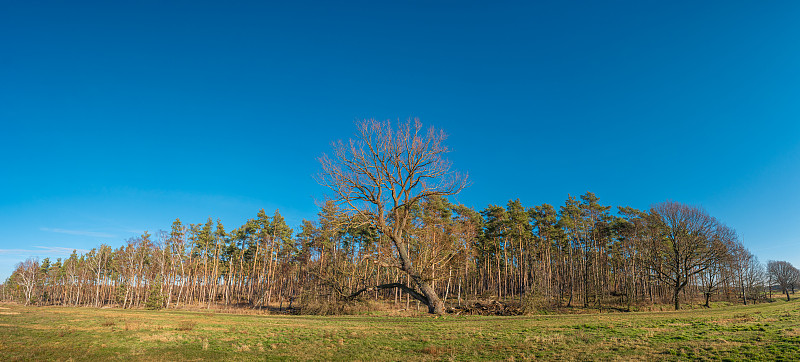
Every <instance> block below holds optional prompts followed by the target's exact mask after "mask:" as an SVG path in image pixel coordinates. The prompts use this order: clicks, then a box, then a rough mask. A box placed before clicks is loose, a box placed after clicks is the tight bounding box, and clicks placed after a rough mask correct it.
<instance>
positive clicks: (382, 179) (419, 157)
mask: <svg viewBox="0 0 800 362" xmlns="http://www.w3.org/2000/svg"><path fill="white" fill-rule="evenodd" d="M357 127H358V132H357V134H356V138H355V139H351V140H350V141H349V143H343V142H341V141H339V142H337V143H334V146H333V148H334V150H333V155H332V156H330V157H329V156H327V155H324V156H323V157H321V158H320V163H321V164H322V169H323V171H322V173H321V175H320V181H321V183H322V184H323V185H325V186H327V187H329V188H330V189H331V191H332V192H333V199H334V200H335V201H337V202H338V203H340V204H341V205H343V210H345V211H347V212H348V214H349V215H350V216H351V217H355V216H357V215H360V216H363V217H365V219H366V220H368V222H369V223H370V224H372V225H373V226H374V227H375V228H376V229H377V230H378V231H379V232H380V233H381V234H382V235H384V236H385V237H388V238H389V240H390V241H391V244H392V246H393V249H394V250H393V251H394V252H395V253H396V254H395V255H394V261H395V263H393V264H391V266H392V267H395V268H398V269H400V270H402V271H403V272H405V273H406V274H407V275H408V276H409V278H410V279H411V281H412V282H413V284H412V285H410V286H409V285H405V284H403V283H390V284H383V285H378V286H375V287H374V288H372V289H384V288H401V289H403V290H404V291H405V292H406V293H408V294H410V295H411V296H413V297H414V298H416V299H417V300H419V301H420V302H422V303H423V304H425V305H426V306H427V307H428V311H429V312H430V313H435V314H442V313H444V303H442V301H441V299H440V298H439V296H438V295H437V294H436V291H435V290H434V288H433V287H432V286H431V283H430V280H426V279H425V278H423V275H422V273H420V270H421V268H420V267H421V266H418V265H415V262H416V260H412V258H411V255H410V254H409V238H408V235H407V231H408V228H409V226H410V225H409V222H410V220H411V218H412V215H411V209H412V208H413V207H414V206H415V205H417V204H418V203H419V202H420V201H421V200H423V199H425V198H429V197H435V196H449V195H454V194H457V193H458V192H459V191H461V190H462V189H463V188H464V187H465V186H466V180H467V178H466V175H461V174H458V173H455V172H453V171H451V169H450V162H449V161H448V160H447V159H446V158H445V154H446V153H448V151H449V150H448V148H447V147H446V146H445V145H444V141H445V139H446V135H445V134H444V132H442V131H440V130H436V129H434V128H433V127H431V128H429V129H428V130H427V132H425V131H423V129H422V124H421V123H420V121H419V120H418V119H414V120H413V121H412V120H408V121H406V122H402V123H399V124H398V126H397V127H396V128H395V127H392V124H391V123H390V122H389V121H386V122H381V121H377V120H364V121H362V122H360V123H358V125H357Z"/></svg>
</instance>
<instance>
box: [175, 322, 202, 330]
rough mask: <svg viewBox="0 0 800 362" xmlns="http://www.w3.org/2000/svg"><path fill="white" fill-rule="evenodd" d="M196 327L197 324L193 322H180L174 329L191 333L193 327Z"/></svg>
mask: <svg viewBox="0 0 800 362" xmlns="http://www.w3.org/2000/svg"><path fill="white" fill-rule="evenodd" d="M195 326H197V322H195V321H182V322H180V323H179V324H178V327H176V328H175V329H177V330H179V331H191V330H193V329H194V327H195Z"/></svg>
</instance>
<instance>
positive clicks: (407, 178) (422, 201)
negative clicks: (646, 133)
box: [0, 120, 800, 314]
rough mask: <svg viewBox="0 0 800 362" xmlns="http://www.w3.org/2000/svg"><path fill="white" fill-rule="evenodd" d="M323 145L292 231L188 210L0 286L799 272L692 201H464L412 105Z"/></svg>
mask: <svg viewBox="0 0 800 362" xmlns="http://www.w3.org/2000/svg"><path fill="white" fill-rule="evenodd" d="M357 126H358V128H357V129H358V131H357V133H356V137H355V139H352V140H350V142H347V143H345V142H341V141H340V142H338V143H335V144H334V147H333V153H332V155H331V156H327V155H325V156H323V157H322V158H321V159H320V162H321V165H322V172H321V174H320V176H319V180H320V182H321V183H322V184H323V185H325V186H327V187H328V188H329V189H330V190H331V195H330V196H329V198H328V200H327V201H326V202H325V203H324V204H323V205H321V207H320V211H319V213H318V215H317V218H316V219H315V220H303V222H302V224H301V225H300V226H299V227H298V228H297V231H296V232H295V230H293V229H292V228H290V227H288V225H287V224H286V222H285V220H284V218H283V217H282V216H281V215H280V213H279V212H278V211H275V212H274V214H273V215H272V216H270V215H268V214H267V213H266V212H265V211H264V210H261V211H260V212H258V213H257V215H256V216H255V217H254V218H252V219H249V220H247V221H246V222H245V223H244V225H240V226H239V227H237V228H235V229H232V230H231V231H226V229H225V227H224V226H223V225H222V222H221V221H220V220H216V221H214V220H213V219H211V218H209V219H208V220H207V221H206V222H205V223H199V224H188V225H186V224H184V223H183V222H182V221H181V220H180V219H176V220H175V222H173V223H172V226H171V228H170V230H169V231H160V232H157V233H156V234H154V235H151V234H149V233H148V232H145V233H144V234H143V235H141V236H138V237H135V238H131V239H129V240H127V241H126V242H125V243H124V245H122V246H120V247H119V248H116V249H114V248H111V247H110V246H107V245H101V246H99V247H98V248H95V249H92V250H91V251H89V252H87V253H84V254H81V255H79V254H78V253H77V252H73V253H72V255H70V256H69V257H68V258H64V259H60V258H59V259H58V260H56V261H52V260H49V259H44V260H42V261H38V260H36V259H28V260H26V261H24V262H21V263H19V264H18V265H17V268H16V270H15V271H14V272H13V274H12V275H11V277H9V278H8V280H7V281H6V282H5V283H4V284H3V285H2V288H0V297H2V299H3V300H15V301H19V302H22V303H25V304H31V303H35V304H39V305H47V304H57V305H83V306H94V307H100V306H108V305H114V306H119V307H122V308H138V307H148V308H154V309H157V308H177V307H184V306H197V307H206V308H212V307H214V308H216V307H219V306H223V307H242V308H262V307H272V308H275V307H277V308H284V307H287V308H297V307H299V308H301V310H303V309H304V310H306V311H314V310H316V311H317V312H325V310H324V309H314V308H315V307H314V306H326V305H336V304H337V303H348V302H352V301H354V300H363V299H375V300H381V301H385V302H389V303H394V304H398V305H399V304H403V303H404V304H405V305H406V308H408V307H409V306H410V304H411V303H412V301H414V302H415V303H419V304H421V305H424V306H426V307H427V308H428V311H429V312H430V313H437V314H440V313H444V312H445V310H446V307H447V305H455V304H457V305H461V304H463V303H465V302H468V301H472V300H478V299H496V300H504V301H515V302H518V303H520V304H522V305H524V306H526V308H531V309H537V308H554V307H555V308H560V307H582V308H597V309H604V308H617V309H624V310H630V309H631V308H632V306H634V305H636V306H638V305H646V304H663V303H669V304H672V305H673V306H674V308H675V309H679V308H680V304H681V303H682V302H684V303H686V302H692V301H702V302H703V303H704V304H705V305H706V306H709V305H710V301H711V300H717V299H724V300H728V301H739V302H742V303H745V304H747V303H750V302H756V301H762V300H765V299H768V298H770V296H771V293H772V286H778V287H779V288H780V290H781V292H783V293H785V294H786V297H787V299H788V298H789V291H790V290H791V291H792V292H794V290H793V289H794V286H795V284H797V283H798V280H800V273H798V271H797V269H796V268H794V266H792V265H791V264H789V263H787V262H769V264H768V266H765V265H764V264H762V263H761V262H759V261H758V259H757V258H756V257H755V256H754V255H753V254H752V253H751V252H750V251H748V250H747V248H746V247H745V246H744V245H743V244H742V243H741V241H740V240H739V238H738V236H737V234H736V232H735V230H734V229H733V228H731V227H729V226H727V225H725V224H724V223H722V222H721V221H719V220H717V219H716V218H714V217H712V216H711V215H709V214H708V213H707V212H706V211H704V210H703V209H702V208H700V207H696V206H691V205H686V204H682V203H679V202H672V201H667V202H663V203H659V204H655V205H653V206H652V207H651V208H650V209H649V210H637V209H634V208H631V207H617V208H615V209H614V210H613V212H612V207H611V206H607V205H603V204H602V203H600V200H599V199H598V197H597V196H595V195H594V194H593V193H591V192H587V193H585V194H583V195H580V196H579V197H574V196H568V197H567V199H566V200H565V201H564V203H563V204H562V205H558V206H553V205H549V204H542V205H536V206H525V205H523V204H522V203H521V202H520V201H519V200H511V201H508V202H507V203H506V205H505V206H502V205H489V206H487V207H485V208H483V209H481V210H475V209H473V208H470V207H467V206H465V205H460V204H453V203H451V202H450V201H449V200H448V199H447V197H448V196H450V195H454V194H457V193H458V192H459V191H461V190H462V189H463V188H464V187H465V186H466V185H467V177H466V175H463V174H459V173H457V172H454V171H452V170H451V169H450V163H449V161H448V160H447V159H446V158H445V157H444V155H445V154H446V153H448V152H449V150H448V149H447V147H446V146H445V142H444V141H445V139H446V135H445V134H444V133H443V132H441V131H440V130H439V131H437V130H436V129H434V128H429V129H428V130H427V131H425V130H424V129H422V127H421V124H420V122H419V121H418V120H413V121H412V120H409V121H407V122H405V123H399V124H397V126H396V127H395V126H394V125H392V124H390V123H389V122H388V121H387V122H380V121H375V120H365V121H363V122H361V123H359V124H358V125H357Z"/></svg>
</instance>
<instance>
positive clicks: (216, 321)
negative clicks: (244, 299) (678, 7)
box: [0, 301, 800, 361]
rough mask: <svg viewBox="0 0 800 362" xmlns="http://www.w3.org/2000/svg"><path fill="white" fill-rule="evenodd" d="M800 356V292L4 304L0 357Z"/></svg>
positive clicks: (408, 358) (410, 358) (0, 317)
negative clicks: (288, 310) (725, 298)
mask: <svg viewBox="0 0 800 362" xmlns="http://www.w3.org/2000/svg"><path fill="white" fill-rule="evenodd" d="M115 359H120V360H348V361H358V360H361V361H366V360H372V361H375V360H406V361H427V360H507V361H519V360H537V359H544V360H732V361H735V360H774V361H781V360H783V361H790V360H798V359H800V302H796V301H791V302H785V301H776V302H772V303H762V304H756V305H747V306H742V305H737V306H720V305H717V306H715V308H710V309H705V308H702V309H691V310H685V311H677V312H675V311H672V312H666V311H665V312H633V313H621V312H617V313H600V314H599V313H592V314H562V315H538V316H520V317H486V316H452V315H448V316H441V317H434V316H427V315H418V316H410V317H409V316H391V315H388V314H386V313H372V314H370V315H356V316H296V315H269V314H229V313H223V312H210V311H179V310H160V311H149V310H130V309H127V310H126V309H110V308H109V309H93V308H76V307H25V306H21V305H17V304H2V305H0V360H4V361H23V360H24V361H27V360H75V361H81V360H95V361H96V360H115Z"/></svg>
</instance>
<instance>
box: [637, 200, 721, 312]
mask: <svg viewBox="0 0 800 362" xmlns="http://www.w3.org/2000/svg"><path fill="white" fill-rule="evenodd" d="M651 214H652V215H653V216H654V218H655V221H656V223H657V224H658V225H660V230H661V233H660V234H661V235H660V236H661V240H660V241H659V242H658V243H656V244H655V247H656V248H657V249H656V250H655V253H653V255H654V256H655V258H656V259H657V260H655V261H654V262H653V263H652V264H651V265H652V266H654V267H653V270H654V272H655V273H656V275H657V276H658V278H659V279H661V280H662V281H663V282H664V283H667V284H668V285H669V286H670V287H671V288H672V293H673V302H674V303H675V310H678V309H680V298H679V296H680V295H679V294H680V292H681V290H683V288H685V287H686V286H687V285H688V284H689V282H690V281H691V280H692V277H693V276H694V275H696V274H698V273H700V272H703V271H705V270H707V269H708V268H710V267H712V266H713V265H714V263H715V262H716V261H717V260H718V259H719V258H720V256H721V255H723V254H724V253H725V249H724V248H723V247H722V245H721V243H719V242H717V240H718V238H715V237H714V235H713V234H714V233H715V231H716V229H717V224H718V223H717V221H716V219H714V218H713V217H711V216H709V215H708V214H707V213H706V212H705V211H703V210H702V209H700V208H697V207H693V206H689V205H685V204H681V203H678V202H671V201H667V202H664V203H660V204H657V205H655V206H654V207H653V208H652V210H651Z"/></svg>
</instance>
